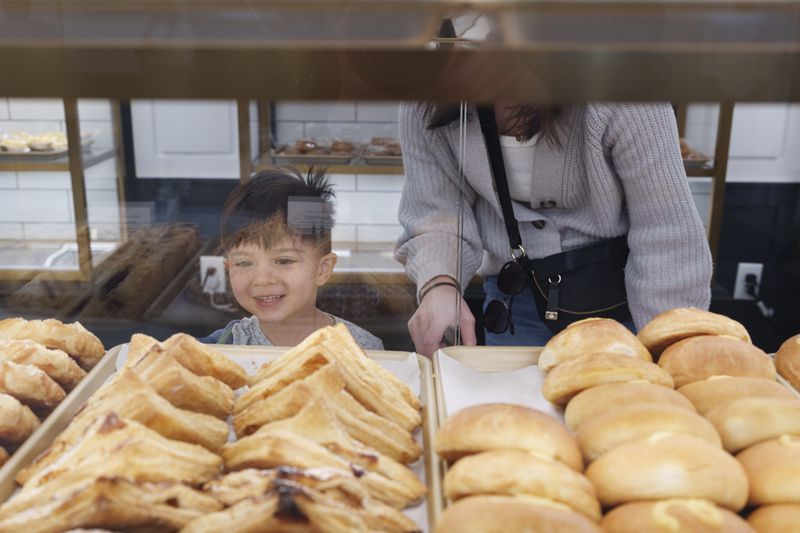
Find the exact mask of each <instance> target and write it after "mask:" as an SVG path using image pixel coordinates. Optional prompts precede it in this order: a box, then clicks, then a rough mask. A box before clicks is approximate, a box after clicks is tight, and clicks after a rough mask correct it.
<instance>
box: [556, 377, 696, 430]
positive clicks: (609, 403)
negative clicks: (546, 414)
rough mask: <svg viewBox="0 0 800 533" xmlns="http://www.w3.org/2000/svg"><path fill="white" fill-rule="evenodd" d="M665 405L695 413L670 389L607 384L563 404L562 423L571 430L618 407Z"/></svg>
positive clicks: (635, 383) (645, 384)
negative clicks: (564, 405)
mask: <svg viewBox="0 0 800 533" xmlns="http://www.w3.org/2000/svg"><path fill="white" fill-rule="evenodd" d="M643 403H653V404H666V405H674V406H675V407H681V408H683V409H686V410H687V411H691V412H695V408H694V406H693V405H692V403H691V402H690V401H689V400H687V399H686V398H685V397H684V396H683V395H681V394H678V393H677V392H676V391H675V390H674V389H670V388H669V387H664V386H661V385H653V384H652V383H649V382H646V381H631V382H628V383H608V384H606V385H598V386H597V387H592V388H591V389H586V390H585V391H583V392H581V393H580V394H578V395H577V396H575V397H574V398H573V399H571V400H570V401H569V403H568V404H567V408H566V410H565V411H564V420H565V421H566V423H567V427H568V428H569V429H571V430H572V431H575V430H576V429H578V428H579V427H580V425H581V424H582V423H583V421H584V420H587V419H589V418H591V417H593V416H595V415H598V414H600V413H602V412H604V411H608V410H609V409H614V408H616V407H619V406H621V405H631V404H643Z"/></svg>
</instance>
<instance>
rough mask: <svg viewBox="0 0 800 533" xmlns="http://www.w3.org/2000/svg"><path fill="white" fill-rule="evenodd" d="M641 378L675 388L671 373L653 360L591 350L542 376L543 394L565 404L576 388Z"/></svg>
mask: <svg viewBox="0 0 800 533" xmlns="http://www.w3.org/2000/svg"><path fill="white" fill-rule="evenodd" d="M638 379H643V380H646V381H649V382H651V383H654V384H656V385H663V386H665V387H669V388H674V385H673V381H672V377H671V376H670V375H669V374H668V373H667V372H666V371H665V370H663V369H661V368H659V367H658V365H656V364H654V363H648V362H647V361H642V360H640V359H635V358H633V357H628V356H626V355H619V354H615V353H594V354H590V355H582V356H580V357H576V358H575V359H570V360H568V361H565V362H563V363H561V364H560V365H558V366H557V367H555V368H554V369H553V370H551V371H550V372H549V373H548V374H547V377H545V378H544V384H543V385H542V395H544V397H545V398H546V399H547V400H548V401H549V402H551V403H554V404H556V405H566V404H567V402H569V400H570V399H572V397H573V396H575V395H576V394H578V393H579V392H581V391H583V390H586V389H589V388H591V387H596V386H598V385H603V384H606V383H625V382H628V381H634V380H638Z"/></svg>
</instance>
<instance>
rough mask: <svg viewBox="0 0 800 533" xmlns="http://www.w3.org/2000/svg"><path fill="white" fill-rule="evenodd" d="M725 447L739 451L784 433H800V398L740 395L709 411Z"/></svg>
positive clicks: (710, 418)
mask: <svg viewBox="0 0 800 533" xmlns="http://www.w3.org/2000/svg"><path fill="white" fill-rule="evenodd" d="M705 417H706V418H707V419H708V421H709V422H711V423H712V424H714V427H715V428H717V431H718V432H719V436H720V437H722V446H723V447H724V448H725V449H726V450H728V451H729V452H731V453H736V452H738V451H739V450H743V449H745V448H747V447H749V446H752V445H753V444H756V443H758V442H761V441H764V440H769V439H774V438H776V437H780V436H781V435H784V434H789V435H800V398H740V399H738V400H731V401H729V402H726V403H724V404H722V405H718V406H717V407H715V408H713V409H711V410H709V411H708V412H706V414H705Z"/></svg>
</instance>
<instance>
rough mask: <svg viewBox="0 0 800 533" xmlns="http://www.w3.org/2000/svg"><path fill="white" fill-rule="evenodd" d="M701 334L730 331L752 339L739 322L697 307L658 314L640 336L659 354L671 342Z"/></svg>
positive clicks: (644, 342) (640, 338)
mask: <svg viewBox="0 0 800 533" xmlns="http://www.w3.org/2000/svg"><path fill="white" fill-rule="evenodd" d="M697 335H728V336H731V337H736V338H737V339H741V340H743V341H744V342H750V335H749V334H748V333H747V330H746V329H745V327H744V326H743V325H741V324H740V323H739V322H737V321H735V320H733V319H732V318H728V317H726V316H724V315H720V314H717V313H712V312H710V311H703V310H701V309H697V308H695V307H678V308H676V309H670V310H669V311H664V312H663V313H661V314H659V315H656V316H655V317H654V318H653V319H652V320H651V321H650V322H648V323H647V324H646V325H645V327H643V328H642V329H641V331H639V334H638V335H637V337H639V340H640V341H641V342H642V344H644V345H645V347H646V348H647V349H648V350H650V353H651V354H653V356H654V357H658V356H659V355H661V352H663V351H664V349H665V348H667V347H668V346H670V345H671V344H673V343H675V342H678V341H679V340H682V339H687V338H689V337H694V336H697Z"/></svg>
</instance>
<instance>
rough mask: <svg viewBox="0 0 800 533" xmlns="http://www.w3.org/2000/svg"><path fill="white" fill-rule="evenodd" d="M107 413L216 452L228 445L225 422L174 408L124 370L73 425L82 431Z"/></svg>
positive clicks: (141, 381) (88, 405)
mask: <svg viewBox="0 0 800 533" xmlns="http://www.w3.org/2000/svg"><path fill="white" fill-rule="evenodd" d="M107 411H115V412H116V413H117V415H118V416H120V417H121V418H127V419H131V420H135V421H136V422H139V423H140V424H143V425H145V426H147V427H149V428H150V429H152V430H153V431H157V432H158V433H160V434H161V435H163V436H164V437H167V438H168V439H174V440H180V441H183V442H189V443H192V444H199V445H200V446H203V447H204V448H207V449H209V450H211V451H213V452H218V451H219V450H220V449H221V448H222V445H223V444H225V443H226V442H227V441H228V424H226V423H225V422H224V421H222V420H220V419H219V418H216V417H213V416H210V415H205V414H202V413H195V412H194V411H188V410H185V409H180V408H178V407H175V406H174V405H172V404H171V403H170V402H168V401H167V400H166V399H164V398H163V397H161V396H160V395H159V394H158V393H156V391H155V390H153V388H152V387H150V386H149V385H147V384H146V383H145V382H144V381H143V380H142V379H141V378H140V377H139V376H137V375H136V374H135V373H134V372H131V371H130V370H125V369H123V371H122V372H120V373H119V374H118V375H117V377H116V378H114V380H113V382H112V383H110V384H109V386H108V387H107V388H104V389H103V391H102V393H101V394H99V395H95V397H93V398H92V399H90V400H89V403H88V404H87V406H86V408H85V409H84V411H82V412H81V413H80V415H79V416H78V419H80V420H78V419H76V420H74V421H73V424H74V425H76V426H78V428H76V429H78V430H80V425H81V424H80V422H81V421H85V422H86V423H88V421H90V420H92V419H94V418H96V417H97V416H98V415H99V414H100V413H102V412H107ZM84 425H85V424H84ZM71 433H73V434H74V432H71Z"/></svg>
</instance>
